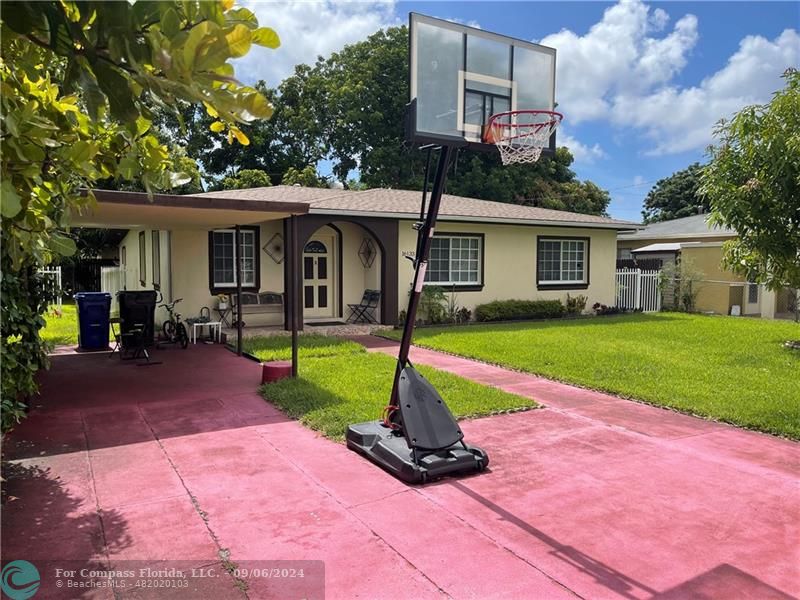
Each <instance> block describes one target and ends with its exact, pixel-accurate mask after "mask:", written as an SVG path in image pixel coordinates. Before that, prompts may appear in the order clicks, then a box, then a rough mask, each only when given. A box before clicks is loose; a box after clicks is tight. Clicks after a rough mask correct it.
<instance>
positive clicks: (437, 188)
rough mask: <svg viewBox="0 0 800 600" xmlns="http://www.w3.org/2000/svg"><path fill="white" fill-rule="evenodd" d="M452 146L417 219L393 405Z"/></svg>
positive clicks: (442, 157)
mask: <svg viewBox="0 0 800 600" xmlns="http://www.w3.org/2000/svg"><path fill="white" fill-rule="evenodd" d="M451 155H452V148H451V147H450V146H441V147H440V149H439V162H438V164H437V166H436V176H435V178H434V180H433V189H432V190H431V197H430V202H429V203H428V212H427V214H426V215H425V220H424V221H421V222H419V223H418V225H417V227H418V230H417V251H418V253H419V254H418V256H415V257H414V281H413V284H412V287H411V294H410V295H409V298H408V309H407V310H406V322H405V323H404V324H403V337H402V339H401V340H400V350H399V352H398V353H397V368H396V369H395V372H394V381H393V382H392V395H391V398H390V401H389V405H390V406H397V404H398V401H397V384H398V381H399V380H400V373H401V371H402V370H403V369H404V368H405V367H406V366H407V365H408V352H409V349H410V348H411V338H412V337H413V336H414V327H415V325H416V321H417V310H418V309H419V300H420V297H421V296H422V286H423V285H424V284H425V271H426V270H427V268H428V256H429V255H430V252H431V241H432V239H433V232H434V229H435V227H436V219H437V218H438V216H439V206H440V205H441V203H442V193H443V192H444V184H445V181H446V180H447V171H448V169H449V168H450V157H451Z"/></svg>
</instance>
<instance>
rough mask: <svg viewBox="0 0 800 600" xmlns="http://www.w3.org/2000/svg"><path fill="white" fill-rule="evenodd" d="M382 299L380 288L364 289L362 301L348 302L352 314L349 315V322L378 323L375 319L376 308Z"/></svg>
mask: <svg viewBox="0 0 800 600" xmlns="http://www.w3.org/2000/svg"><path fill="white" fill-rule="evenodd" d="M380 301H381V292H380V290H364V295H363V296H362V297H361V302H359V303H358V304H348V305H347V308H349V309H350V316H349V317H347V322H348V323H372V324H375V325H377V323H378V321H377V320H376V319H375V309H376V308H378V303H379V302H380Z"/></svg>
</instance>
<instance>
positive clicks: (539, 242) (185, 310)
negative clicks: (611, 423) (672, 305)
mask: <svg viewBox="0 0 800 600" xmlns="http://www.w3.org/2000/svg"><path fill="white" fill-rule="evenodd" d="M97 194H98V199H99V200H100V202H99V203H98V206H97V208H96V209H95V211H96V212H97V213H98V214H97V215H96V216H95V218H93V216H92V215H91V214H89V215H84V216H83V217H82V221H83V223H84V224H86V225H91V224H92V223H93V222H95V223H97V224H100V223H102V224H103V225H104V226H110V225H113V226H114V227H120V226H125V227H126V228H127V229H128V233H127V235H126V236H125V238H124V239H123V240H122V242H121V243H120V245H119V258H120V263H121V266H122V267H123V271H124V281H123V282H122V285H123V286H124V287H125V288H127V289H153V288H154V287H155V288H158V289H159V290H160V291H161V292H162V293H163V294H164V297H165V299H170V298H183V302H182V304H181V313H182V314H183V315H184V316H186V317H189V316H193V315H197V314H199V312H200V310H201V309H202V308H203V307H207V308H208V309H210V310H211V311H212V315H214V316H215V317H216V316H217V313H216V311H215V309H216V308H217V306H218V296H219V295H220V294H231V293H233V292H234V291H235V288H236V280H235V277H236V276H235V268H234V265H235V263H234V260H235V256H236V252H235V250H234V242H233V240H234V230H233V225H234V224H239V225H240V226H241V230H240V231H241V236H242V247H241V255H242V258H243V261H242V286H243V289H244V290H245V291H251V292H259V293H262V294H263V293H265V292H274V293H276V294H279V295H283V294H284V293H286V294H287V295H288V294H290V293H291V286H290V285H289V286H287V285H286V282H287V281H291V279H290V273H289V272H288V261H287V260H286V255H287V252H286V248H287V247H291V246H290V245H289V244H290V241H289V240H288V238H289V236H290V229H289V225H288V223H289V219H288V216H289V215H290V214H295V215H297V216H296V219H297V247H298V248H299V249H301V256H300V259H299V264H300V271H301V273H300V276H301V278H302V281H301V287H300V295H299V300H300V303H301V306H302V307H303V319H304V321H305V322H309V321H314V320H318V321H337V320H343V319H346V318H347V317H348V314H349V311H348V308H347V305H348V304H357V303H358V302H359V301H360V299H361V297H362V295H363V293H364V291H365V290H367V289H374V290H380V292H381V300H380V304H379V306H378V309H377V311H376V317H377V318H378V320H379V321H380V322H381V323H385V324H394V323H396V322H397V320H398V313H399V311H400V310H402V309H403V308H405V305H406V302H407V297H408V290H409V286H410V283H411V279H412V275H413V269H412V263H411V261H409V260H407V258H408V257H413V255H414V249H415V245H416V230H415V229H414V227H413V225H414V223H415V221H416V220H418V219H419V211H420V200H421V193H420V192H418V191H404V190H391V189H372V190H366V191H349V190H341V189H318V188H303V187H297V186H276V187H267V188H254V189H247V190H229V191H219V192H209V193H205V194H196V195H193V196H183V197H181V196H170V197H166V196H160V197H159V199H157V202H156V204H157V205H158V206H156V207H153V206H147V205H146V204H143V203H142V199H141V198H138V196H140V195H137V194H130V193H128V194H125V195H124V197H123V196H122V195H120V194H119V193H113V192H107V193H103V192H98V193H97ZM125 197H127V198H128V199H129V200H125ZM163 198H167V200H169V202H167V200H162V199H163ZM128 201H130V202H132V203H134V204H135V205H134V204H130V205H127V206H128V208H129V210H127V212H126V211H125V210H123V208H124V207H125V206H126V205H125V202H128ZM164 202H167V204H169V203H170V202H171V203H172V204H169V206H173V207H174V206H176V203H179V204H180V205H181V211H177V210H176V211H173V213H171V214H170V215H166V216H165V217H164V220H163V223H161V224H159V221H158V215H157V214H154V213H156V212H157V211H158V210H162V209H161V204H163V203H164ZM109 203H111V204H109ZM112 205H113V206H112ZM193 206H194V207H195V208H192V207H193ZM211 206H213V208H214V210H216V211H217V213H219V216H214V217H203V218H196V219H195V218H194V217H192V215H193V214H194V212H193V211H202V210H204V208H205V207H209V210H206V213H211V212H213V211H211V210H210V207H211ZM111 208H113V209H115V210H116V211H117V212H118V213H120V214H117V213H114V214H111V213H110V212H109V211H110V209H111ZM164 210H166V208H164ZM237 210H238V211H239V214H237V213H236V211H237ZM148 211H149V212H148ZM259 211H260V212H259ZM100 213H102V214H100ZM145 213H147V218H146V219H145V218H144V216H143V215H145ZM223 213H224V216H223ZM176 215H178V216H176ZM126 220H127V221H128V222H127V223H126V222H125V221H126ZM110 221H112V222H110ZM632 226H634V225H633V224H631V223H629V222H624V221H618V220H614V219H609V218H606V217H598V216H592V215H583V214H576V213H570V212H562V211H554V210H548V209H543V208H536V207H529V206H519V205H512V204H505V203H499V202H488V201H484V200H475V199H470V198H461V197H457V196H451V195H445V196H444V197H443V200H442V206H441V211H440V216H439V222H438V226H437V228H436V233H435V238H434V243H433V247H432V251H431V257H430V261H429V265H428V270H427V277H426V281H427V282H428V283H429V284H435V285H439V286H442V287H443V288H445V289H446V290H447V291H448V292H451V293H455V294H456V295H457V303H458V304H459V305H460V306H463V307H466V308H469V309H470V310H472V309H474V307H475V306H476V305H478V304H481V303H484V302H489V301H492V300H503V299H511V298H520V299H539V298H541V299H562V300H563V299H565V298H566V295H567V293H570V294H572V295H576V294H584V295H586V296H587V297H588V306H591V305H592V304H593V303H594V302H601V303H603V304H613V303H614V293H615V290H614V285H615V282H614V271H615V258H616V254H617V233H618V231H620V230H624V229H630V228H631V227H632ZM272 297H273V298H274V296H272ZM289 300H290V298H286V302H284V306H286V305H288V304H289ZM246 317H247V318H246V322H247V325H248V327H249V326H258V325H283V324H285V323H286V322H287V321H286V319H287V317H286V314H285V311H283V312H281V311H271V312H264V313H263V314H259V313H258V311H254V313H253V314H247V315H246Z"/></svg>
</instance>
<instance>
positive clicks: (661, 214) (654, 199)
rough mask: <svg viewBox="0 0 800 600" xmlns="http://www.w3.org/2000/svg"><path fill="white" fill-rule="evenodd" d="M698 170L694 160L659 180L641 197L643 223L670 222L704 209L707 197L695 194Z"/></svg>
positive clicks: (697, 164) (707, 206)
mask: <svg viewBox="0 0 800 600" xmlns="http://www.w3.org/2000/svg"><path fill="white" fill-rule="evenodd" d="M702 172H703V167H702V166H701V165H700V163H694V164H691V165H689V166H688V167H687V168H685V169H682V170H680V171H676V172H675V173H673V174H672V175H670V176H669V177H665V178H664V179H659V180H658V181H657V182H656V184H655V185H654V186H653V188H652V189H651V190H650V192H649V193H648V194H647V197H646V198H645V199H644V208H643V209H642V218H643V220H644V222H645V223H656V222H658V221H671V220H672V219H680V218H682V217H690V216H692V215H696V214H698V213H700V212H708V209H709V205H708V198H706V197H704V196H703V195H701V194H700V193H699V190H700V175H701V173H702Z"/></svg>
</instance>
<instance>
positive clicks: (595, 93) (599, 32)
mask: <svg viewBox="0 0 800 600" xmlns="http://www.w3.org/2000/svg"><path fill="white" fill-rule="evenodd" d="M668 19H669V16H668V15H667V14H666V12H664V11H663V10H661V9H657V10H655V11H652V12H651V11H650V8H649V7H647V6H646V5H645V4H643V3H642V2H639V1H638V0H631V1H628V0H623V1H622V2H620V3H619V4H616V5H614V6H612V7H611V8H609V9H607V10H606V11H605V12H604V13H603V18H602V19H601V20H600V22H599V23H595V24H594V25H593V26H592V27H591V28H590V30H589V31H588V33H587V34H586V35H584V36H579V35H577V34H575V33H574V32H572V31H569V30H567V29H562V30H561V31H560V32H558V33H554V34H552V35H548V36H547V37H545V38H544V39H542V40H541V43H542V44H544V45H545V46H552V47H554V48H556V50H557V52H558V59H557V69H558V76H557V82H558V92H557V97H558V103H559V106H560V107H561V108H562V109H563V110H564V112H565V113H566V114H567V115H568V118H569V119H570V121H571V122H573V123H580V122H581V121H586V120H594V119H600V118H606V117H608V115H609V113H610V109H611V105H612V102H613V98H614V96H616V95H617V94H619V93H621V92H623V91H634V90H642V89H649V88H650V87H651V86H653V85H656V84H659V83H664V82H666V81H668V80H669V79H670V78H671V77H672V76H673V75H674V74H675V73H676V72H678V71H679V70H680V69H681V68H682V67H683V66H684V65H685V64H686V60H687V58H686V57H687V55H688V53H689V52H690V51H691V49H692V48H693V47H694V45H695V43H696V42H697V19H696V18H695V17H694V16H693V15H686V16H685V17H683V18H682V19H680V20H679V21H678V22H677V23H676V24H675V27H674V29H673V31H672V32H671V33H669V34H668V35H667V36H665V37H663V38H660V39H659V38H655V37H649V35H648V34H650V33H652V32H654V31H657V30H660V29H662V28H663V27H665V26H666V24H667V21H668Z"/></svg>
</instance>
